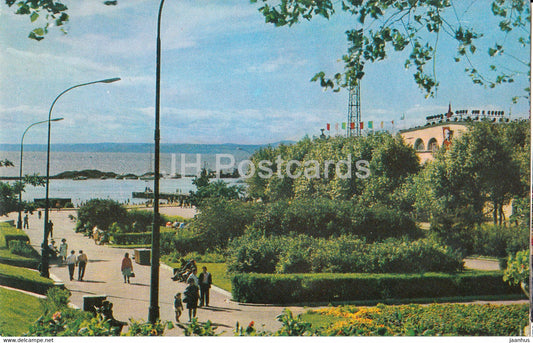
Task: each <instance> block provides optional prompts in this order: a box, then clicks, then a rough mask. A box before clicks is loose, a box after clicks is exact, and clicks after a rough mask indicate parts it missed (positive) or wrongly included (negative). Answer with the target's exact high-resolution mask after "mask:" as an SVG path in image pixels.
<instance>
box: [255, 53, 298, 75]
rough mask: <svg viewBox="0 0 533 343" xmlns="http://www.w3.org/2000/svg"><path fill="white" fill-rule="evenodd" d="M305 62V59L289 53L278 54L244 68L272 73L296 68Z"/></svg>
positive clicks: (256, 71)
mask: <svg viewBox="0 0 533 343" xmlns="http://www.w3.org/2000/svg"><path fill="white" fill-rule="evenodd" d="M306 64H307V62H306V60H303V59H298V58H295V57H294V56H291V55H285V56H278V57H277V58H275V59H271V60H269V61H265V62H263V63H260V64H255V65H251V66H249V67H248V68H246V71H247V72H249V73H274V72H277V71H279V70H281V69H288V68H298V67H303V66H305V65H306Z"/></svg>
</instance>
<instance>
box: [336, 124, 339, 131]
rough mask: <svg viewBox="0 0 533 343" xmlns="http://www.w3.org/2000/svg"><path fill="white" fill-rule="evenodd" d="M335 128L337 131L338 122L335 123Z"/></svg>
mask: <svg viewBox="0 0 533 343" xmlns="http://www.w3.org/2000/svg"><path fill="white" fill-rule="evenodd" d="M335 130H337V131H339V123H335Z"/></svg>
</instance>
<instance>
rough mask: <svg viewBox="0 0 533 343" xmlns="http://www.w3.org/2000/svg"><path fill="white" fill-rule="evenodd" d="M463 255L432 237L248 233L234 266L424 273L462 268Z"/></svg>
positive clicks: (237, 245)
mask: <svg viewBox="0 0 533 343" xmlns="http://www.w3.org/2000/svg"><path fill="white" fill-rule="evenodd" d="M462 267H463V262H462V260H461V257H460V256H459V255H458V254H457V253H456V252H454V251H453V250H451V249H450V248H447V247H442V246H439V245H437V244H435V243H433V242H432V241H430V240H427V239H422V240H417V241H414V242H412V241H409V240H407V239H403V240H398V239H389V240H387V241H385V242H382V243H372V244H366V243H365V241H364V240H360V239H357V238H355V237H352V236H341V237H337V238H329V239H324V238H312V237H309V236H305V235H299V236H289V237H285V236H271V237H266V236H257V235H256V236H254V235H253V234H248V235H245V236H243V237H241V238H238V239H235V240H234V241H232V242H231V244H230V246H229V249H228V270H230V271H231V272H238V273H250V272H255V273H274V272H278V273H310V272H315V273H323V272H338V273H422V272H455V271H458V270H461V269H462Z"/></svg>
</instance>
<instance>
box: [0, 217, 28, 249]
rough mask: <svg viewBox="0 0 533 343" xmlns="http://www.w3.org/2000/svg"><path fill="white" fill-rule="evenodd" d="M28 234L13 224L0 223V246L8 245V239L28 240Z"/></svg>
mask: <svg viewBox="0 0 533 343" xmlns="http://www.w3.org/2000/svg"><path fill="white" fill-rule="evenodd" d="M29 240H30V239H29V237H28V235H27V234H26V233H25V232H24V231H22V230H21V229H17V228H16V227H14V226H13V225H10V224H7V223H2V225H0V247H5V248H7V247H9V242H10V241H21V242H29Z"/></svg>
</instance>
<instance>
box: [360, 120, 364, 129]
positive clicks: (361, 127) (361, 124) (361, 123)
mask: <svg viewBox="0 0 533 343" xmlns="http://www.w3.org/2000/svg"><path fill="white" fill-rule="evenodd" d="M359 128H360V129H361V130H362V129H364V128H365V123H363V122H362V121H361V122H359Z"/></svg>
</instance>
